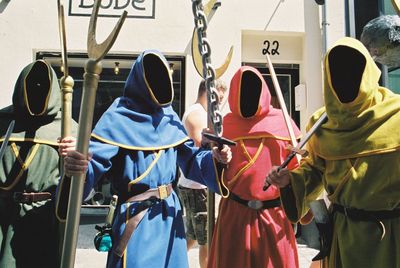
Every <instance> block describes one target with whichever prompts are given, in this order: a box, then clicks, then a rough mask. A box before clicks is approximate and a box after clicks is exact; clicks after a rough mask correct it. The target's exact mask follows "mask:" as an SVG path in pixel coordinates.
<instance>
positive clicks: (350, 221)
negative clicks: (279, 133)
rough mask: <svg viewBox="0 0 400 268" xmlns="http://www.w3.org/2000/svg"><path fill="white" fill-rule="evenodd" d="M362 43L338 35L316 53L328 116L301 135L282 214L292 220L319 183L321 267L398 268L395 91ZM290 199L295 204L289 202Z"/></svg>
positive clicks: (399, 100)
mask: <svg viewBox="0 0 400 268" xmlns="http://www.w3.org/2000/svg"><path fill="white" fill-rule="evenodd" d="M380 74H381V73H380V70H379V69H378V67H377V66H376V64H375V63H374V61H373V59H372V58H371V56H370V55H369V54H368V51H367V49H366V48H365V47H364V46H363V45H362V43H360V42H359V41H357V40H356V39H353V38H348V37H345V38H342V39H340V40H338V41H337V42H336V43H335V45H334V46H333V47H332V48H331V49H330V50H329V51H328V52H327V54H326V56H325V60H324V77H325V79H324V101H325V107H324V108H322V109H320V110H318V111H317V112H315V113H314V115H313V116H312V118H311V120H310V122H309V126H308V128H310V127H311V126H312V125H313V124H314V123H315V122H316V120H318V118H319V117H320V116H321V115H322V114H323V112H325V111H326V113H327V115H328V120H327V121H326V123H324V124H323V125H322V126H321V127H320V128H319V129H318V131H317V132H316V133H315V135H314V136H313V137H312V138H311V139H310V141H309V143H308V151H309V153H310V154H309V156H308V157H307V158H305V159H303V161H302V163H301V165H300V167H299V168H297V169H296V170H294V171H291V172H290V173H289V175H290V185H289V187H284V188H281V198H282V201H283V205H284V208H285V211H286V214H287V216H288V218H289V219H290V220H292V221H298V220H299V219H300V218H301V217H302V216H303V215H304V214H305V213H306V212H307V210H308V204H309V202H310V201H313V200H315V199H316V198H317V197H318V196H319V195H320V193H321V192H322V191H323V190H324V189H325V190H326V191H327V193H328V198H329V199H330V201H331V206H330V211H331V213H332V219H333V237H332V244H331V250H330V254H329V256H328V259H327V260H326V261H325V264H328V266H329V267H335V268H337V267H391V268H394V267H398V268H400V165H399V163H400V151H399V150H400V129H399V128H400V113H399V111H400V96H399V95H397V94H394V93H393V92H391V91H390V90H388V89H386V88H383V87H380V86H379V84H378V82H379V77H380ZM294 203H295V204H294Z"/></svg>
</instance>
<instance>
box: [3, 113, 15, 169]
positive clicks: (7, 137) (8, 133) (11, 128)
mask: <svg viewBox="0 0 400 268" xmlns="http://www.w3.org/2000/svg"><path fill="white" fill-rule="evenodd" d="M14 125H15V121H14V120H13V121H11V122H10V125H8V128H7V132H6V135H5V136H4V140H3V143H2V144H1V147H0V161H1V160H2V159H3V157H4V154H5V153H6V148H7V145H8V141H9V140H10V137H11V134H12V133H13V131H14Z"/></svg>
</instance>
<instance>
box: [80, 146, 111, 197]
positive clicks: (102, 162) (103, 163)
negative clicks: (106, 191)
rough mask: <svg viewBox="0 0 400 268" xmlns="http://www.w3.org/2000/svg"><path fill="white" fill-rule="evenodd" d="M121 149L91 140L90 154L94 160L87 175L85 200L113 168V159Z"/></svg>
mask: <svg viewBox="0 0 400 268" xmlns="http://www.w3.org/2000/svg"><path fill="white" fill-rule="evenodd" d="M118 151H119V147H118V146H115V145H110V144H106V143H103V142H100V141H98V140H95V139H91V140H90V144H89V153H90V154H91V155H92V159H91V160H90V162H89V165H88V170H87V173H86V181H85V187H84V191H83V198H84V199H85V198H86V197H87V196H88V195H89V193H90V191H91V190H92V189H93V188H94V186H95V185H96V183H97V182H98V181H99V179H100V178H101V177H102V176H103V175H104V174H105V173H107V171H109V170H110V169H111V167H112V158H113V157H114V156H116V155H117V154H118Z"/></svg>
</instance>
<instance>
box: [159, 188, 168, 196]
mask: <svg viewBox="0 0 400 268" xmlns="http://www.w3.org/2000/svg"><path fill="white" fill-rule="evenodd" d="M158 194H159V195H160V199H165V198H167V197H168V189H167V185H161V186H158Z"/></svg>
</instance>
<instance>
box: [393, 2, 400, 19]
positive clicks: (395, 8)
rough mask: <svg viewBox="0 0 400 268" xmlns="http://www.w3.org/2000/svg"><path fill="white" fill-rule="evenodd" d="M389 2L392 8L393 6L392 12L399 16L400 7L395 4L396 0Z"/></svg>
mask: <svg viewBox="0 0 400 268" xmlns="http://www.w3.org/2000/svg"><path fill="white" fill-rule="evenodd" d="M391 2H392V6H393V8H394V10H395V11H396V14H397V15H398V16H400V7H399V5H398V4H397V1H396V0H391Z"/></svg>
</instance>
